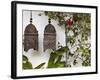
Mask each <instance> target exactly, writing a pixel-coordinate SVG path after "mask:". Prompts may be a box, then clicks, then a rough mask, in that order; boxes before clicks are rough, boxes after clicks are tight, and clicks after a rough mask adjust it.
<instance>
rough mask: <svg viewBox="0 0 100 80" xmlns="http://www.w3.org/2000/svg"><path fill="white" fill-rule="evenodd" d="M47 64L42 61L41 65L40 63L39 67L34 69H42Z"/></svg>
mask: <svg viewBox="0 0 100 80" xmlns="http://www.w3.org/2000/svg"><path fill="white" fill-rule="evenodd" d="M44 65H45V63H41V64H40V65H38V66H37V67H35V68H34V69H40V68H42V67H43V66H44Z"/></svg>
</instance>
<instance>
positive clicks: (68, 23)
mask: <svg viewBox="0 0 100 80" xmlns="http://www.w3.org/2000/svg"><path fill="white" fill-rule="evenodd" d="M66 24H67V27H72V25H73V19H68V20H67V21H66Z"/></svg>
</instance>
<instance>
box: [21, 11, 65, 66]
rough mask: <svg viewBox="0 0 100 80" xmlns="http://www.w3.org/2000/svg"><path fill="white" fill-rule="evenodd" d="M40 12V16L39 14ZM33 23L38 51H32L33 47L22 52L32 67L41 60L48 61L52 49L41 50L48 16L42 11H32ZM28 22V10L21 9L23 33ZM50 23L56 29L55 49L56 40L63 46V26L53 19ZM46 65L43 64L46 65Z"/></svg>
mask: <svg viewBox="0 0 100 80" xmlns="http://www.w3.org/2000/svg"><path fill="white" fill-rule="evenodd" d="M40 13H42V16H39V14H40ZM32 18H33V24H34V25H35V27H36V29H37V30H38V39H39V42H38V43H39V48H38V49H39V51H38V52H37V51H34V50H33V49H30V50H28V52H24V55H26V56H27V57H28V58H29V61H30V62H31V63H32V65H33V67H36V66H37V65H39V64H40V63H42V62H46V63H47V62H48V59H49V57H50V52H51V51H52V50H46V51H45V52H43V38H44V29H45V27H46V25H47V24H48V17H47V16H45V15H44V13H43V11H32ZM29 23H30V11H27V10H25V11H23V34H24V30H25V28H26V26H27V25H28V24H29ZM51 24H52V25H53V26H54V27H55V29H56V49H57V48H58V41H59V42H60V44H61V45H62V46H65V29H64V26H58V23H57V22H56V21H54V20H52V21H51ZM46 66H47V65H45V67H46Z"/></svg>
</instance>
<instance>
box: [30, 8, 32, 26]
mask: <svg viewBox="0 0 100 80" xmlns="http://www.w3.org/2000/svg"><path fill="white" fill-rule="evenodd" d="M30 23H31V24H32V10H31V11H30Z"/></svg>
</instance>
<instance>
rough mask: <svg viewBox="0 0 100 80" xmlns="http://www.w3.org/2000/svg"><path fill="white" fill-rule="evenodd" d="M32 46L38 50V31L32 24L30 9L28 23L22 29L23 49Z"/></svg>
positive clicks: (26, 49)
mask: <svg viewBox="0 0 100 80" xmlns="http://www.w3.org/2000/svg"><path fill="white" fill-rule="evenodd" d="M31 48H33V49H34V50H38V31H37V29H36V27H35V26H34V25H33V24H32V11H31V17H30V24H28V25H27V26H26V28H25V31H24V51H28V50H29V49H31Z"/></svg>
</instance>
